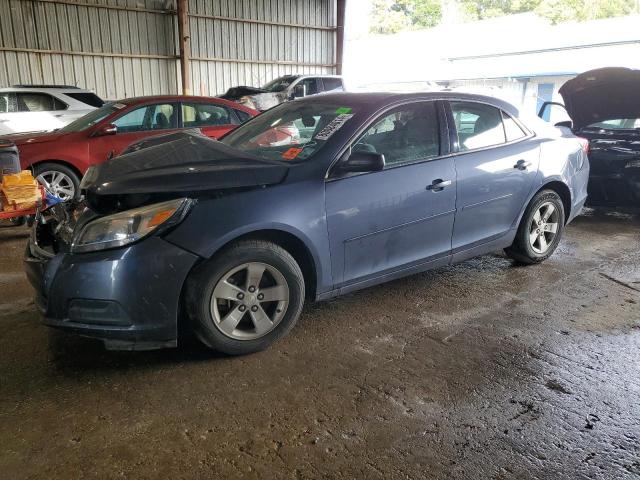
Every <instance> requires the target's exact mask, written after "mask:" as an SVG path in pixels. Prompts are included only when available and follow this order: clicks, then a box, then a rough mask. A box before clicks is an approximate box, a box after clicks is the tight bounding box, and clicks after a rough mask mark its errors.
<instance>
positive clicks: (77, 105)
mask: <svg viewBox="0 0 640 480" xmlns="http://www.w3.org/2000/svg"><path fill="white" fill-rule="evenodd" d="M103 104H104V101H103V100H102V99H101V98H100V97H98V96H97V95H96V94H95V93H93V92H90V91H88V90H83V89H81V88H78V87H66V86H61V85H15V86H13V87H7V88H0V135H7V134H11V133H24V132H38V131H44V130H55V129H58V128H61V127H64V126H65V125H66V124H68V123H71V122H73V121H74V120H76V119H78V118H80V117H82V116H84V115H86V114H87V113H89V112H91V111H92V110H95V109H96V108H99V107H101V106H102V105H103Z"/></svg>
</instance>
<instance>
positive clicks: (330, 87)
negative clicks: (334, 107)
mask: <svg viewBox="0 0 640 480" xmlns="http://www.w3.org/2000/svg"><path fill="white" fill-rule="evenodd" d="M321 81H322V83H323V85H324V91H325V92H342V91H343V90H344V87H343V86H342V79H340V78H323V79H321Z"/></svg>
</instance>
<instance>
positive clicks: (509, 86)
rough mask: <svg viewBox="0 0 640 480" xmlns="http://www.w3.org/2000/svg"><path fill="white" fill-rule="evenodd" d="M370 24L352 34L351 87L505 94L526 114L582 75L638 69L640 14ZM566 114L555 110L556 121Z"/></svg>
mask: <svg viewBox="0 0 640 480" xmlns="http://www.w3.org/2000/svg"><path fill="white" fill-rule="evenodd" d="M349 14H351V15H352V17H351V18H353V16H354V12H353V11H351V12H348V13H347V15H349ZM347 22H348V25H349V22H350V17H349V16H348V17H347ZM365 29H366V26H365V24H364V23H360V29H359V30H358V28H356V29H355V33H354V34H353V35H352V36H351V35H350V36H349V38H347V44H346V48H345V68H344V75H345V77H346V78H347V81H348V84H349V85H350V86H351V88H353V89H367V90H373V89H377V90H379V89H386V88H391V89H403V90H419V89H425V88H426V89H433V88H438V87H440V88H442V87H446V88H450V89H453V90H464V91H473V92H478V93H485V94H489V95H493V96H498V97H501V98H504V99H505V100H508V101H510V102H511V103H514V104H516V105H519V106H520V108H521V109H522V110H523V112H524V113H526V114H533V113H536V112H537V111H538V109H539V106H540V105H541V104H542V103H543V102H544V101H558V102H561V101H562V99H561V98H560V97H559V95H558V89H559V88H560V87H561V86H562V84H563V83H564V82H566V81H567V80H569V79H570V78H573V77H574V76H575V75H577V74H578V73H582V72H584V71H586V70H591V69H594V68H601V67H613V66H617V67H629V68H640V16H638V15H633V16H627V17H618V18H611V19H605V20H594V21H588V22H579V23H578V22H570V23H562V24H559V25H551V24H550V23H549V22H548V21H547V20H546V19H544V18H540V17H538V16H536V15H535V14H533V13H524V14H518V15H510V16H505V17H499V18H493V19H489V20H483V21H478V22H470V23H457V24H448V25H441V26H438V27H435V28H432V29H427V30H419V31H409V32H402V33H398V34H395V35H371V34H366V33H364V32H365ZM348 31H349V29H347V32H348ZM565 118H566V117H565V116H564V113H563V112H562V110H561V109H554V110H552V114H551V118H550V119H551V120H552V121H554V122H555V121H560V120H564V119H565Z"/></svg>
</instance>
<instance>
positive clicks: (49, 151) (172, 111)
mask: <svg viewBox="0 0 640 480" xmlns="http://www.w3.org/2000/svg"><path fill="white" fill-rule="evenodd" d="M257 113H258V112H257V111H255V110H252V109H250V108H247V107H245V106H243V105H239V104H237V103H233V102H229V101H226V100H222V99H219V98H213V97H190V96H183V95H174V96H168V95H162V96H149V97H138V98H127V99H124V100H118V101H116V102H110V103H107V104H105V105H103V106H102V107H100V108H98V109H95V110H93V111H92V112H91V113H88V114H86V115H84V116H83V117H81V118H79V119H77V120H76V121H74V122H72V123H70V124H68V125H66V126H64V127H62V128H60V129H58V130H55V131H52V132H42V133H28V134H15V135H8V136H5V137H3V138H6V139H8V140H10V141H11V142H12V143H13V144H15V145H17V147H18V150H19V153H20V163H21V165H22V168H23V169H33V171H34V175H35V176H36V177H37V179H38V181H39V182H40V183H42V184H43V185H44V186H45V187H46V188H47V189H48V190H49V191H50V192H51V193H53V194H54V195H57V196H58V197H60V198H62V199H63V200H69V199H72V198H74V197H76V196H78V194H79V189H78V186H79V184H80V179H81V178H82V176H83V175H84V173H85V172H86V171H87V169H88V168H89V167H90V166H92V165H97V164H99V163H102V162H104V161H105V160H107V159H108V158H111V157H113V156H116V155H119V154H120V153H121V152H122V151H123V150H124V149H125V148H127V147H128V146H129V145H130V144H132V143H134V142H137V141H139V140H142V139H144V138H147V137H149V136H153V135H158V134H163V133H171V132H175V131H179V130H181V129H185V128H197V129H199V130H200V131H201V132H202V134H204V135H206V136H208V137H211V138H218V137H220V136H222V135H224V134H225V133H227V132H229V131H231V130H232V129H234V128H236V127H237V126H238V125H240V124H241V123H243V122H245V121H247V120H248V119H250V118H251V117H253V116H254V115H257Z"/></svg>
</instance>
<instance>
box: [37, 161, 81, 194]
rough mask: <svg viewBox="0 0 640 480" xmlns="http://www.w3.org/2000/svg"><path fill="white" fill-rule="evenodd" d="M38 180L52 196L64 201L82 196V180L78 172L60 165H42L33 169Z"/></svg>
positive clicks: (47, 163)
mask: <svg viewBox="0 0 640 480" xmlns="http://www.w3.org/2000/svg"><path fill="white" fill-rule="evenodd" d="M33 172H34V176H35V177H36V180H38V182H40V184H42V186H44V188H45V189H46V190H47V191H48V192H49V193H51V194H53V195H55V196H56V197H58V198H60V199H61V200H63V201H65V202H66V201H67V200H74V199H76V198H78V197H79V196H80V178H78V175H77V174H76V172H74V171H73V170H72V169H70V168H69V167H67V166H65V165H60V164H59V163H49V162H46V163H41V164H39V165H36V166H35V168H34V169H33Z"/></svg>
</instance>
